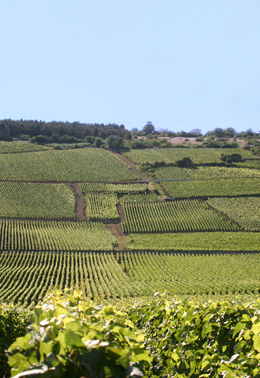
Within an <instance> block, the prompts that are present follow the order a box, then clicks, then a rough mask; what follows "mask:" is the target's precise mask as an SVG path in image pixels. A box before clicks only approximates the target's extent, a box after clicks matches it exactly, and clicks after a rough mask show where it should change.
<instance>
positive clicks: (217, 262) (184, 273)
mask: <svg viewBox="0 0 260 378" xmlns="http://www.w3.org/2000/svg"><path fill="white" fill-rule="evenodd" d="M117 259H118V261H119V263H120V265H121V267H122V269H123V270H124V271H125V272H127V274H128V276H129V278H130V280H131V282H132V283H133V284H134V285H136V286H137V285H138V284H139V286H140V288H142V292H141V293H140V294H139V295H142V296H147V297H148V296H150V295H152V294H153V293H154V292H155V291H160V292H165V291H167V293H170V294H172V295H178V296H182V297H185V298H187V297H189V298H192V297H194V296H196V297H203V298H207V297H208V298H216V296H217V297H220V296H225V297H228V298H235V296H236V295H245V296H246V295H253V294H254V295H257V294H258V292H259V287H260V277H259V269H260V261H259V255H258V253H254V254H248V253H244V254H242V253H240V254H231V253H221V254H220V253H219V254H210V253H207V254H206V253H205V254H203V253H199V252H191V253H187V252H184V253H171V252H145V251H144V252H141V251H138V252H120V253H118V255H117Z"/></svg>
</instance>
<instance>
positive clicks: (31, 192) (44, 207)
mask: <svg viewBox="0 0 260 378" xmlns="http://www.w3.org/2000/svg"><path fill="white" fill-rule="evenodd" d="M0 198H1V201H0V217H9V218H46V219H60V218H62V219H65V218H71V219H74V218H75V196H74V193H73V190H72V188H71V187H70V186H69V185H65V184H50V185H49V184H39V183H24V182H0Z"/></svg>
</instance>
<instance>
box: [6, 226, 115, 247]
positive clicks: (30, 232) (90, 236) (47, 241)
mask: <svg viewBox="0 0 260 378" xmlns="http://www.w3.org/2000/svg"><path fill="white" fill-rule="evenodd" d="M115 244H116V241H115V239H114V238H113V237H112V235H110V234H109V233H108V231H107V230H106V229H105V227H104V225H103V224H102V223H90V222H89V223H86V222H72V221H70V222H69V221H63V222H54V221H38V220H33V221H31V220H16V219H1V220H0V249H1V250H5V251H8V250H9V251H11V250H17V251H112V250H113V245H115Z"/></svg>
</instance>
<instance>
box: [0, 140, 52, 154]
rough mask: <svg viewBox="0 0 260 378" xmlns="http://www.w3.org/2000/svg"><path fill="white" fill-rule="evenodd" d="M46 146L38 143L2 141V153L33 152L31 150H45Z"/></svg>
mask: <svg viewBox="0 0 260 378" xmlns="http://www.w3.org/2000/svg"><path fill="white" fill-rule="evenodd" d="M45 149H46V148H45V147H43V146H40V145H38V144H32V143H28V142H22V141H18V142H3V141H1V142H0V154H6V153H16V152H31V151H43V150H45Z"/></svg>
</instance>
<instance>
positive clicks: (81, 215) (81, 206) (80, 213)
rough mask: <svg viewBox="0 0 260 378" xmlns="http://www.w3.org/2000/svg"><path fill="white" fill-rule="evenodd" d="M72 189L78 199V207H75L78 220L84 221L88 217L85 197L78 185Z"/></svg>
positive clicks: (74, 185) (73, 185)
mask: <svg viewBox="0 0 260 378" xmlns="http://www.w3.org/2000/svg"><path fill="white" fill-rule="evenodd" d="M71 187H72V189H73V191H74V194H75V198H76V207H75V212H76V220H78V221H84V220H86V215H85V208H86V203H85V200H84V197H83V195H82V193H81V190H80V188H79V186H78V184H72V185H71Z"/></svg>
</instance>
